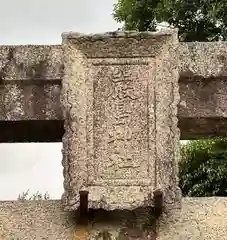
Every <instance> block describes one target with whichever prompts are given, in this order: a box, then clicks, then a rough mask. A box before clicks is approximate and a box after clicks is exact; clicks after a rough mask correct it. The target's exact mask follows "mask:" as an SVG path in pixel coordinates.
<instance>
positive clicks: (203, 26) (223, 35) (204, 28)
mask: <svg viewBox="0 0 227 240" xmlns="http://www.w3.org/2000/svg"><path fill="white" fill-rule="evenodd" d="M113 16H114V19H115V20H116V21H117V22H123V23H124V29H125V30H139V31H147V30H149V31H154V30H155V29H156V27H157V25H158V24H160V23H162V22H167V23H168V24H169V26H171V27H175V28H178V29H179V39H180V41H188V42H190V41H217V40H226V39H227V0H118V2H117V4H115V5H114V14H113Z"/></svg>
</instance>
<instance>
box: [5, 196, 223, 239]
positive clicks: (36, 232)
mask: <svg viewBox="0 0 227 240" xmlns="http://www.w3.org/2000/svg"><path fill="white" fill-rule="evenodd" d="M148 214H149V212H148ZM89 215H90V217H91V218H90V222H91V224H89V226H88V227H86V226H84V228H82V227H81V226H80V228H78V226H77V225H76V222H75V219H77V216H75V215H73V214H69V213H68V212H63V210H62V206H61V202H60V201H51V200H50V201H6V202H0V229H1V231H0V239H3V240H4V239H58V240H66V239H81V240H82V239H85V238H84V237H83V232H88V233H89V235H90V238H89V239H157V240H168V239H174V240H180V239H192V240H195V239H212V240H219V239H222V240H226V239H227V199H226V198H218V197H211V198H183V200H182V209H181V211H180V212H179V211H174V212H173V214H172V215H171V217H169V218H166V219H165V220H163V219H161V221H159V223H158V224H157V225H156V226H155V225H154V224H151V223H150V222H147V220H146V216H147V215H143V214H141V213H137V214H135V213H134V212H130V211H126V212H119V211H118V212H104V211H101V210H99V211H96V212H93V213H91V214H89ZM132 222H133V224H132ZM135 224H136V226H135ZM145 224H146V225H145ZM132 225H133V226H134V228H133V229H132V228H130V227H129V226H132ZM144 226H146V227H147V228H148V229H147V230H146V231H144V230H142V229H144ZM77 229H78V232H76V231H77ZM156 232H158V235H157V236H156ZM79 234H80V235H79ZM75 235H76V236H77V237H75ZM73 236H74V238H73ZM105 236H107V237H105ZM125 236H128V238H126V237H125Z"/></svg>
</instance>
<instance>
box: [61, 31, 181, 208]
mask: <svg viewBox="0 0 227 240" xmlns="http://www.w3.org/2000/svg"><path fill="white" fill-rule="evenodd" d="M62 36H63V43H62V47H63V62H64V77H63V81H62V92H61V103H62V107H63V114H64V119H65V135H64V137H63V151H62V152H63V167H64V189H65V192H64V194H63V196H62V200H63V205H64V208H65V210H69V211H72V210H75V209H77V208H78V206H79V204H80V193H81V192H84V191H85V192H87V193H88V207H89V208H104V209H106V210H115V209H128V210H132V209H136V208H139V207H147V206H153V205H154V192H155V191H156V190H159V191H161V192H162V193H163V197H164V203H165V205H166V206H167V205H169V204H171V205H172V204H175V203H176V202H178V201H179V200H180V197H179V194H178V193H179V189H178V179H177V160H178V157H179V140H180V132H179V130H178V127H177V105H178V102H179V98H180V97H179V91H178V79H179V75H178V59H177V48H178V40H177V32H176V31H175V30H173V31H166V32H156V33H151V32H143V33H138V32H112V33H105V34H94V35H83V34H79V33H65V34H63V35H62Z"/></svg>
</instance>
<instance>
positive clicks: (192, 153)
mask: <svg viewBox="0 0 227 240" xmlns="http://www.w3.org/2000/svg"><path fill="white" fill-rule="evenodd" d="M181 158H182V159H181V161H180V163H179V178H180V187H181V189H182V193H183V195H184V196H197V197H202V196H203V197H204V196H227V139H221V138H218V139H213V140H196V141H189V142H188V143H187V144H186V145H183V146H182V148H181Z"/></svg>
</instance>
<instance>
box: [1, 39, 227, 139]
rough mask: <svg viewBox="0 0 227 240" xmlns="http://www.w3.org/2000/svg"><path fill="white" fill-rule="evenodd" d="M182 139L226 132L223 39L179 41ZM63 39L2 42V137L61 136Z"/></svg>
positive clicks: (226, 82) (225, 46)
mask: <svg viewBox="0 0 227 240" xmlns="http://www.w3.org/2000/svg"><path fill="white" fill-rule="evenodd" d="M179 71H180V79H179V86H180V95H181V102H180V105H179V113H178V114H179V127H180V130H181V139H198V138H203V137H212V136H225V135H226V132H227V124H226V123H227V108H226V107H225V106H226V104H227V94H226V92H227V43H226V42H218V43H181V44H180V45H179ZM62 76H63V59H62V50H61V45H47V46H35V45H30V46H1V47H0V106H1V107H0V132H1V134H0V142H30V141H35V142H49V141H51V142H56V141H61V138H62V135H63V132H64V127H63V124H64V119H63V117H62V112H61V106H60V90H61V79H62Z"/></svg>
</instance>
